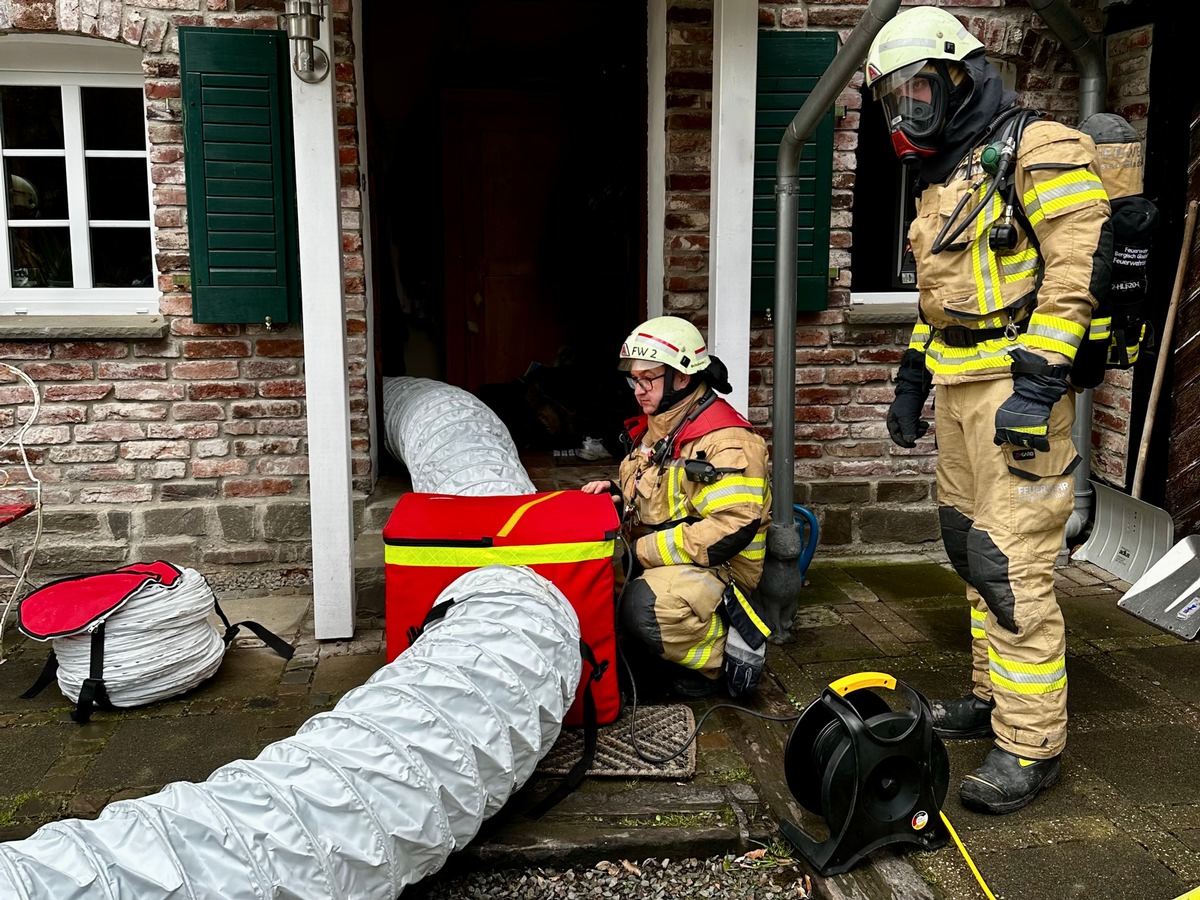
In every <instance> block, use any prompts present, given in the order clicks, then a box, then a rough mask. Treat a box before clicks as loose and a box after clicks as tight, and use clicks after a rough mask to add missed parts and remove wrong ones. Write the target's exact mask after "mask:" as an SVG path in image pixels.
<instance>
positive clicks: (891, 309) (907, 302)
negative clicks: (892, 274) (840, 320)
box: [846, 292, 917, 325]
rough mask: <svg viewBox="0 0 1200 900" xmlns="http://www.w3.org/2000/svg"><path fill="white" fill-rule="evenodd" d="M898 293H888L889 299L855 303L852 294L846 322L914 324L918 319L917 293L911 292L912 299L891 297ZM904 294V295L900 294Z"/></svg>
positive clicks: (857, 323)
mask: <svg viewBox="0 0 1200 900" xmlns="http://www.w3.org/2000/svg"><path fill="white" fill-rule="evenodd" d="M893 296H897V295H888V297H889V299H886V300H885V299H880V300H873V301H871V302H869V303H855V302H854V296H853V295H851V298H850V299H851V302H850V306H849V307H848V308H847V309H846V322H847V323H849V324H852V325H896V324H901V325H914V324H916V321H917V295H916V292H910V293H909V294H908V297H910V298H911V299H894V300H893V299H890V297H893ZM900 296H903V295H900Z"/></svg>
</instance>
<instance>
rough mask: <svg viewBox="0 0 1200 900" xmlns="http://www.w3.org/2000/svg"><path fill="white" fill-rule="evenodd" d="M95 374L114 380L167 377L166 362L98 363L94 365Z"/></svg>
mask: <svg viewBox="0 0 1200 900" xmlns="http://www.w3.org/2000/svg"><path fill="white" fill-rule="evenodd" d="M96 375H97V376H98V377H100V378H111V379H113V380H114V381H119V380H132V379H135V378H136V379H142V378H158V379H165V378H166V377H167V364H166V363H145V362H142V363H100V365H99V366H97V367H96Z"/></svg>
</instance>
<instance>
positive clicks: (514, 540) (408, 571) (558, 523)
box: [383, 490, 621, 725]
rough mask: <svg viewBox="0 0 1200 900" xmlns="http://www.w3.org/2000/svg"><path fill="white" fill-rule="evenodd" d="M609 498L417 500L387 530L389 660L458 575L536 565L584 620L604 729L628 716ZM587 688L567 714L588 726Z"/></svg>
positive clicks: (396, 513)
mask: <svg viewBox="0 0 1200 900" xmlns="http://www.w3.org/2000/svg"><path fill="white" fill-rule="evenodd" d="M619 524H620V523H619V522H618V520H617V512H616V509H615V508H614V507H613V503H612V498H611V497H610V496H609V495H608V494H585V493H584V492H583V491H580V490H569V491H554V492H551V493H541V494H520V495H516V496H512V495H506V496H488V497H466V496H459V495H449V494H421V493H409V494H404V495H403V496H401V498H400V502H398V503H397V504H396V508H395V509H394V510H392V514H391V516H390V517H389V518H388V522H387V525H385V526H384V529H383V543H384V563H385V566H384V573H385V586H384V590H385V605H386V611H385V624H386V629H387V659H388V662H391V661H392V660H393V659H395V658H396V657H397V656H399V655H400V654H401V653H402V652H403V651H405V650H407V649H408V647H409V646H411V644H412V642H413V640H415V638H416V636H417V631H418V629H419V628H420V627H421V624H422V623H423V622H424V621H425V616H426V615H427V614H428V613H429V610H430V609H431V608H432V607H433V602H434V600H436V599H437V597H438V595H439V594H440V593H441V592H442V591H443V590H444V589H445V588H446V587H447V586H448V585H449V584H450V583H451V582H452V581H454V579H456V578H457V577H458V576H460V575H462V574H463V573H464V572H468V571H470V570H471V569H477V568H480V567H482V566H490V565H497V564H499V565H510V566H528V567H529V568H531V569H533V570H534V571H535V572H537V573H538V574H539V575H541V576H542V577H544V578H546V579H547V580H549V581H550V582H552V583H553V584H554V586H555V587H557V588H558V589H559V590H560V591H562V592H563V595H564V596H565V597H566V598H567V600H569V601H570V603H571V605H572V606H573V607H574V609H575V612H576V613H577V614H578V615H579V625H580V631H581V634H582V637H583V640H584V642H585V643H586V644H587V645H588V646H589V647H590V648H591V650H592V654H593V655H594V656H595V658H596V665H597V667H598V668H599V669H600V670H601V672H602V674H601V675H600V676H599V678H598V679H597V680H596V681H594V682H592V698H593V700H594V701H595V705H596V719H597V722H598V724H600V725H606V724H609V723H611V722H613V721H615V720H616V718H617V716H619V715H620V712H621V696H620V691H619V689H618V687H617V644H616V622H615V614H614V610H613V549H614V546H615V540H616V533H617V529H618V527H619ZM591 674H592V667H591V665H590V664H589V663H588V662H587V661H586V660H585V661H584V664H583V681H582V682H581V683H580V690H579V691H578V692H577V694H576V696H575V703H574V704H573V705H572V707H571V709H570V711H569V712H568V713H567V716H566V719H565V722H566V724H568V725H581V724H583V685H584V684H586V683H587V679H588V678H590V677H591Z"/></svg>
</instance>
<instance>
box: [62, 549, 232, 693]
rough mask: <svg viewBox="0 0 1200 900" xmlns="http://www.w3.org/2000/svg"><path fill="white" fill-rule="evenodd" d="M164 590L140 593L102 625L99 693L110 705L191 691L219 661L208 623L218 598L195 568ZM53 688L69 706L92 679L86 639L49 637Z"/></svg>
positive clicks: (216, 634) (150, 585) (221, 650)
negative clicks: (55, 664) (55, 681)
mask: <svg viewBox="0 0 1200 900" xmlns="http://www.w3.org/2000/svg"><path fill="white" fill-rule="evenodd" d="M180 571H181V572H182V574H181V575H180V577H179V578H177V579H176V580H175V582H174V583H173V584H172V585H171V586H170V587H167V586H166V585H164V584H161V583H159V582H156V581H151V582H147V583H146V584H144V585H143V586H142V587H140V588H138V589H137V591H135V592H134V593H133V595H132V596H131V597H130V598H129V599H128V600H126V601H125V602H124V603H123V604H121V606H120V607H119V608H118V609H117V610H116V612H114V613H113V614H112V615H111V616H109V617H108V619H106V620H105V623H104V690H105V694H106V696H107V697H108V701H109V702H110V703H111V704H112V705H113V706H122V707H126V706H142V705H144V704H147V703H153V702H154V701H156V700H165V699H166V698H168V697H174V696H176V695H177V694H182V693H183V692H184V691H188V690H191V689H192V688H194V687H196V685H198V684H200V683H201V682H202V681H204V680H205V679H206V678H208V677H209V676H211V675H212V674H213V673H215V672H216V671H217V669H218V668H219V667H220V665H221V660H222V659H223V658H224V656H225V642H224V641H223V640H222V639H221V632H220V631H218V630H217V628H216V626H214V625H213V624H212V622H211V621H209V618H208V616H209V614H210V613H211V612H212V611H213V604H214V603H215V602H216V598H215V597H214V596H213V591H212V588H211V587H210V586H209V584H208V582H207V581H205V580H204V576H203V575H201V574H200V573H199V572H197V571H196V570H195V569H188V568H183V569H181V570H180ZM54 653H55V655H56V656H57V657H58V686H59V688H60V689H61V690H62V692H63V694H64V695H66V697H67V698H69V699H70V700H71V701H72V702H75V701H77V700H78V699H79V691H80V689H81V688H82V687H83V682H84V681H85V680H87V678H88V677H89V676H90V674H91V655H92V634H91V632H82V633H80V634H73V635H70V636H68V637H61V638H55V639H54Z"/></svg>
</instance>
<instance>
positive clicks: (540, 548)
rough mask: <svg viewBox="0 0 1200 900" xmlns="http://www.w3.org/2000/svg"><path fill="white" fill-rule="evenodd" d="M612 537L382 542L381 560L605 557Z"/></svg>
mask: <svg viewBox="0 0 1200 900" xmlns="http://www.w3.org/2000/svg"><path fill="white" fill-rule="evenodd" d="M615 544H616V542H615V541H581V542H578V543H571V544H531V545H521V546H513V547H398V546H393V545H391V544H386V545H385V546H384V548H383V561H384V563H385V564H387V565H392V566H429V567H434V568H454V569H458V568H463V569H478V568H480V567H481V566H497V565H498V566H535V565H538V564H539V563H562V562H585V561H586V560H589V559H608V558H610V557H611V556H612V555H613V550H614V547H615Z"/></svg>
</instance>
